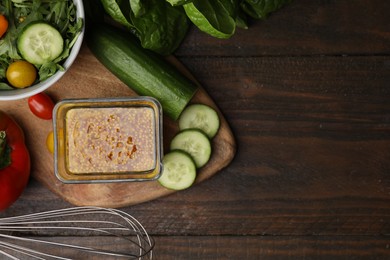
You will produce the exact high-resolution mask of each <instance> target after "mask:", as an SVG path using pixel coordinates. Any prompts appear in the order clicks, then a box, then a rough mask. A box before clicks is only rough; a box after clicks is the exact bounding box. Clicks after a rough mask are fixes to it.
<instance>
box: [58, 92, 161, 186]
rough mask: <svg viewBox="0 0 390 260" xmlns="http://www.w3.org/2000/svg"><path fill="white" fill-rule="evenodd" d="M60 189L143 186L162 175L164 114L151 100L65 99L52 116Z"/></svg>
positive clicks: (144, 98)
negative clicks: (118, 184) (113, 184)
mask: <svg viewBox="0 0 390 260" xmlns="http://www.w3.org/2000/svg"><path fill="white" fill-rule="evenodd" d="M53 124H54V164H55V165H54V167H55V175H56V176H57V178H58V179H59V180H61V181H62V182H64V183H95V182H120V181H145V180H155V179H157V178H158V177H159V176H160V174H161V171H162V162H161V161H162V156H163V145H162V129H163V127H162V108H161V105H160V103H159V102H158V101H157V100H156V99H154V98H151V97H132V98H113V99H67V100H63V101H61V102H59V103H57V104H56V106H55V108H54V110H53Z"/></svg>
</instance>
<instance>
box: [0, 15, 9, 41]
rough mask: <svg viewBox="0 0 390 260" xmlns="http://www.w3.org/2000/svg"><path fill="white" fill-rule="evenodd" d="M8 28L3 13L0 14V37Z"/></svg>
mask: <svg viewBox="0 0 390 260" xmlns="http://www.w3.org/2000/svg"><path fill="white" fill-rule="evenodd" d="M7 29H8V21H7V18H5V16H4V15H0V38H1V37H2V36H3V35H4V34H5V32H6V31H7Z"/></svg>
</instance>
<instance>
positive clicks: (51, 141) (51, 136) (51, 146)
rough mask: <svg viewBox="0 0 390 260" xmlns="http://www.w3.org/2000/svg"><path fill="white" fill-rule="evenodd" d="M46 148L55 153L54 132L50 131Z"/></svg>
mask: <svg viewBox="0 0 390 260" xmlns="http://www.w3.org/2000/svg"><path fill="white" fill-rule="evenodd" d="M46 148H47V150H49V152H50V153H52V154H54V133H53V131H50V133H49V134H48V135H47V137H46Z"/></svg>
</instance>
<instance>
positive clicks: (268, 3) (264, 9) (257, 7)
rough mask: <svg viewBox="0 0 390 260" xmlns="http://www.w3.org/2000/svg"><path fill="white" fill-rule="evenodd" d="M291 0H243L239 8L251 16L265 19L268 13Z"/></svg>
mask: <svg viewBox="0 0 390 260" xmlns="http://www.w3.org/2000/svg"><path fill="white" fill-rule="evenodd" d="M291 2H292V0H244V1H243V2H242V3H241V9H242V10H243V11H244V12H245V13H246V14H248V15H249V16H250V17H252V18H255V19H265V18H267V16H268V15H269V14H270V13H272V12H275V11H276V10H278V9H280V8H282V7H283V6H285V5H287V4H289V3H291Z"/></svg>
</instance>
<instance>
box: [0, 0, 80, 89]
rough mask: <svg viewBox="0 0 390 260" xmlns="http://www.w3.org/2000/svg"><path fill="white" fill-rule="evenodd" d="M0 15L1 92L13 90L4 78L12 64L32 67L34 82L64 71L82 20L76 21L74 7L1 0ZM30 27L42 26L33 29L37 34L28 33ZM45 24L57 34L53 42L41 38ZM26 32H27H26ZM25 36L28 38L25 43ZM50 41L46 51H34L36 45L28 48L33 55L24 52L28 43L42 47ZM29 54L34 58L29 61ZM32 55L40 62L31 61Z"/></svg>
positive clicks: (52, 0) (61, 1) (49, 0)
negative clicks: (0, 29) (0, 26)
mask: <svg viewBox="0 0 390 260" xmlns="http://www.w3.org/2000/svg"><path fill="white" fill-rule="evenodd" d="M0 15H1V16H3V17H4V18H5V19H6V21H7V23H8V24H7V25H8V27H7V28H6V31H5V33H4V34H3V35H2V36H1V38H0V89H1V90H7V89H14V86H12V84H10V81H9V80H8V79H7V74H9V73H7V69H8V68H9V67H10V65H11V64H12V63H13V62H15V61H20V60H23V61H26V62H29V63H31V64H32V65H33V66H34V67H35V68H36V72H37V77H36V79H35V81H34V83H38V82H41V81H44V80H45V79H47V78H49V77H51V76H52V75H54V74H55V73H56V72H57V71H58V70H64V67H63V66H62V64H63V62H64V60H65V59H66V58H67V57H68V56H69V54H70V50H71V48H72V47H73V45H74V43H75V42H76V40H77V38H78V36H79V34H80V32H81V30H82V27H83V20H82V19H81V18H77V16H76V6H75V4H74V3H73V1H72V0H1V2H0ZM33 24H35V25H36V24H39V25H42V26H34V29H35V30H37V28H38V29H39V28H42V29H41V31H36V33H34V32H31V30H32V27H33V26H31V25H33ZM45 25H48V26H51V27H52V28H53V30H54V31H56V32H57V34H55V36H56V37H57V38H56V39H54V40H53V39H50V37H49V38H48V37H47V35H44V33H46V31H47V28H46V27H45ZM28 29H29V30H28ZM27 31H30V32H28V33H26V32H27ZM24 34H27V36H24ZM22 35H23V37H21V36H22ZM26 37H30V39H28V40H29V41H27V40H26ZM21 38H23V41H22V40H21ZM51 40H53V44H52V46H51V47H50V48H41V50H39V51H37V50H36V48H35V47H36V46H33V47H31V48H30V49H34V48H35V49H34V52H35V53H31V51H30V49H28V48H29V44H30V45H31V44H33V45H34V44H35V45H37V44H40V45H44V44H45V41H51ZM59 41H60V42H62V45H61V44H60V47H61V49H60V51H58V48H59V47H58V46H59V45H58V42H59ZM26 42H27V43H26ZM46 45H48V44H46ZM53 47H54V48H56V49H57V50H56V51H57V54H56V55H55V56H53V55H52V51H53V49H52V48H53ZM23 48H24V49H23ZM21 49H22V50H21ZM42 49H43V50H42ZM44 52H47V53H44ZM26 53H27V54H26ZM31 55H33V57H35V58H30V57H31ZM34 55H35V56H34ZM36 55H39V57H41V58H42V57H43V58H42V59H41V62H35V61H36V60H37V59H36V57H37V56H36Z"/></svg>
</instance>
